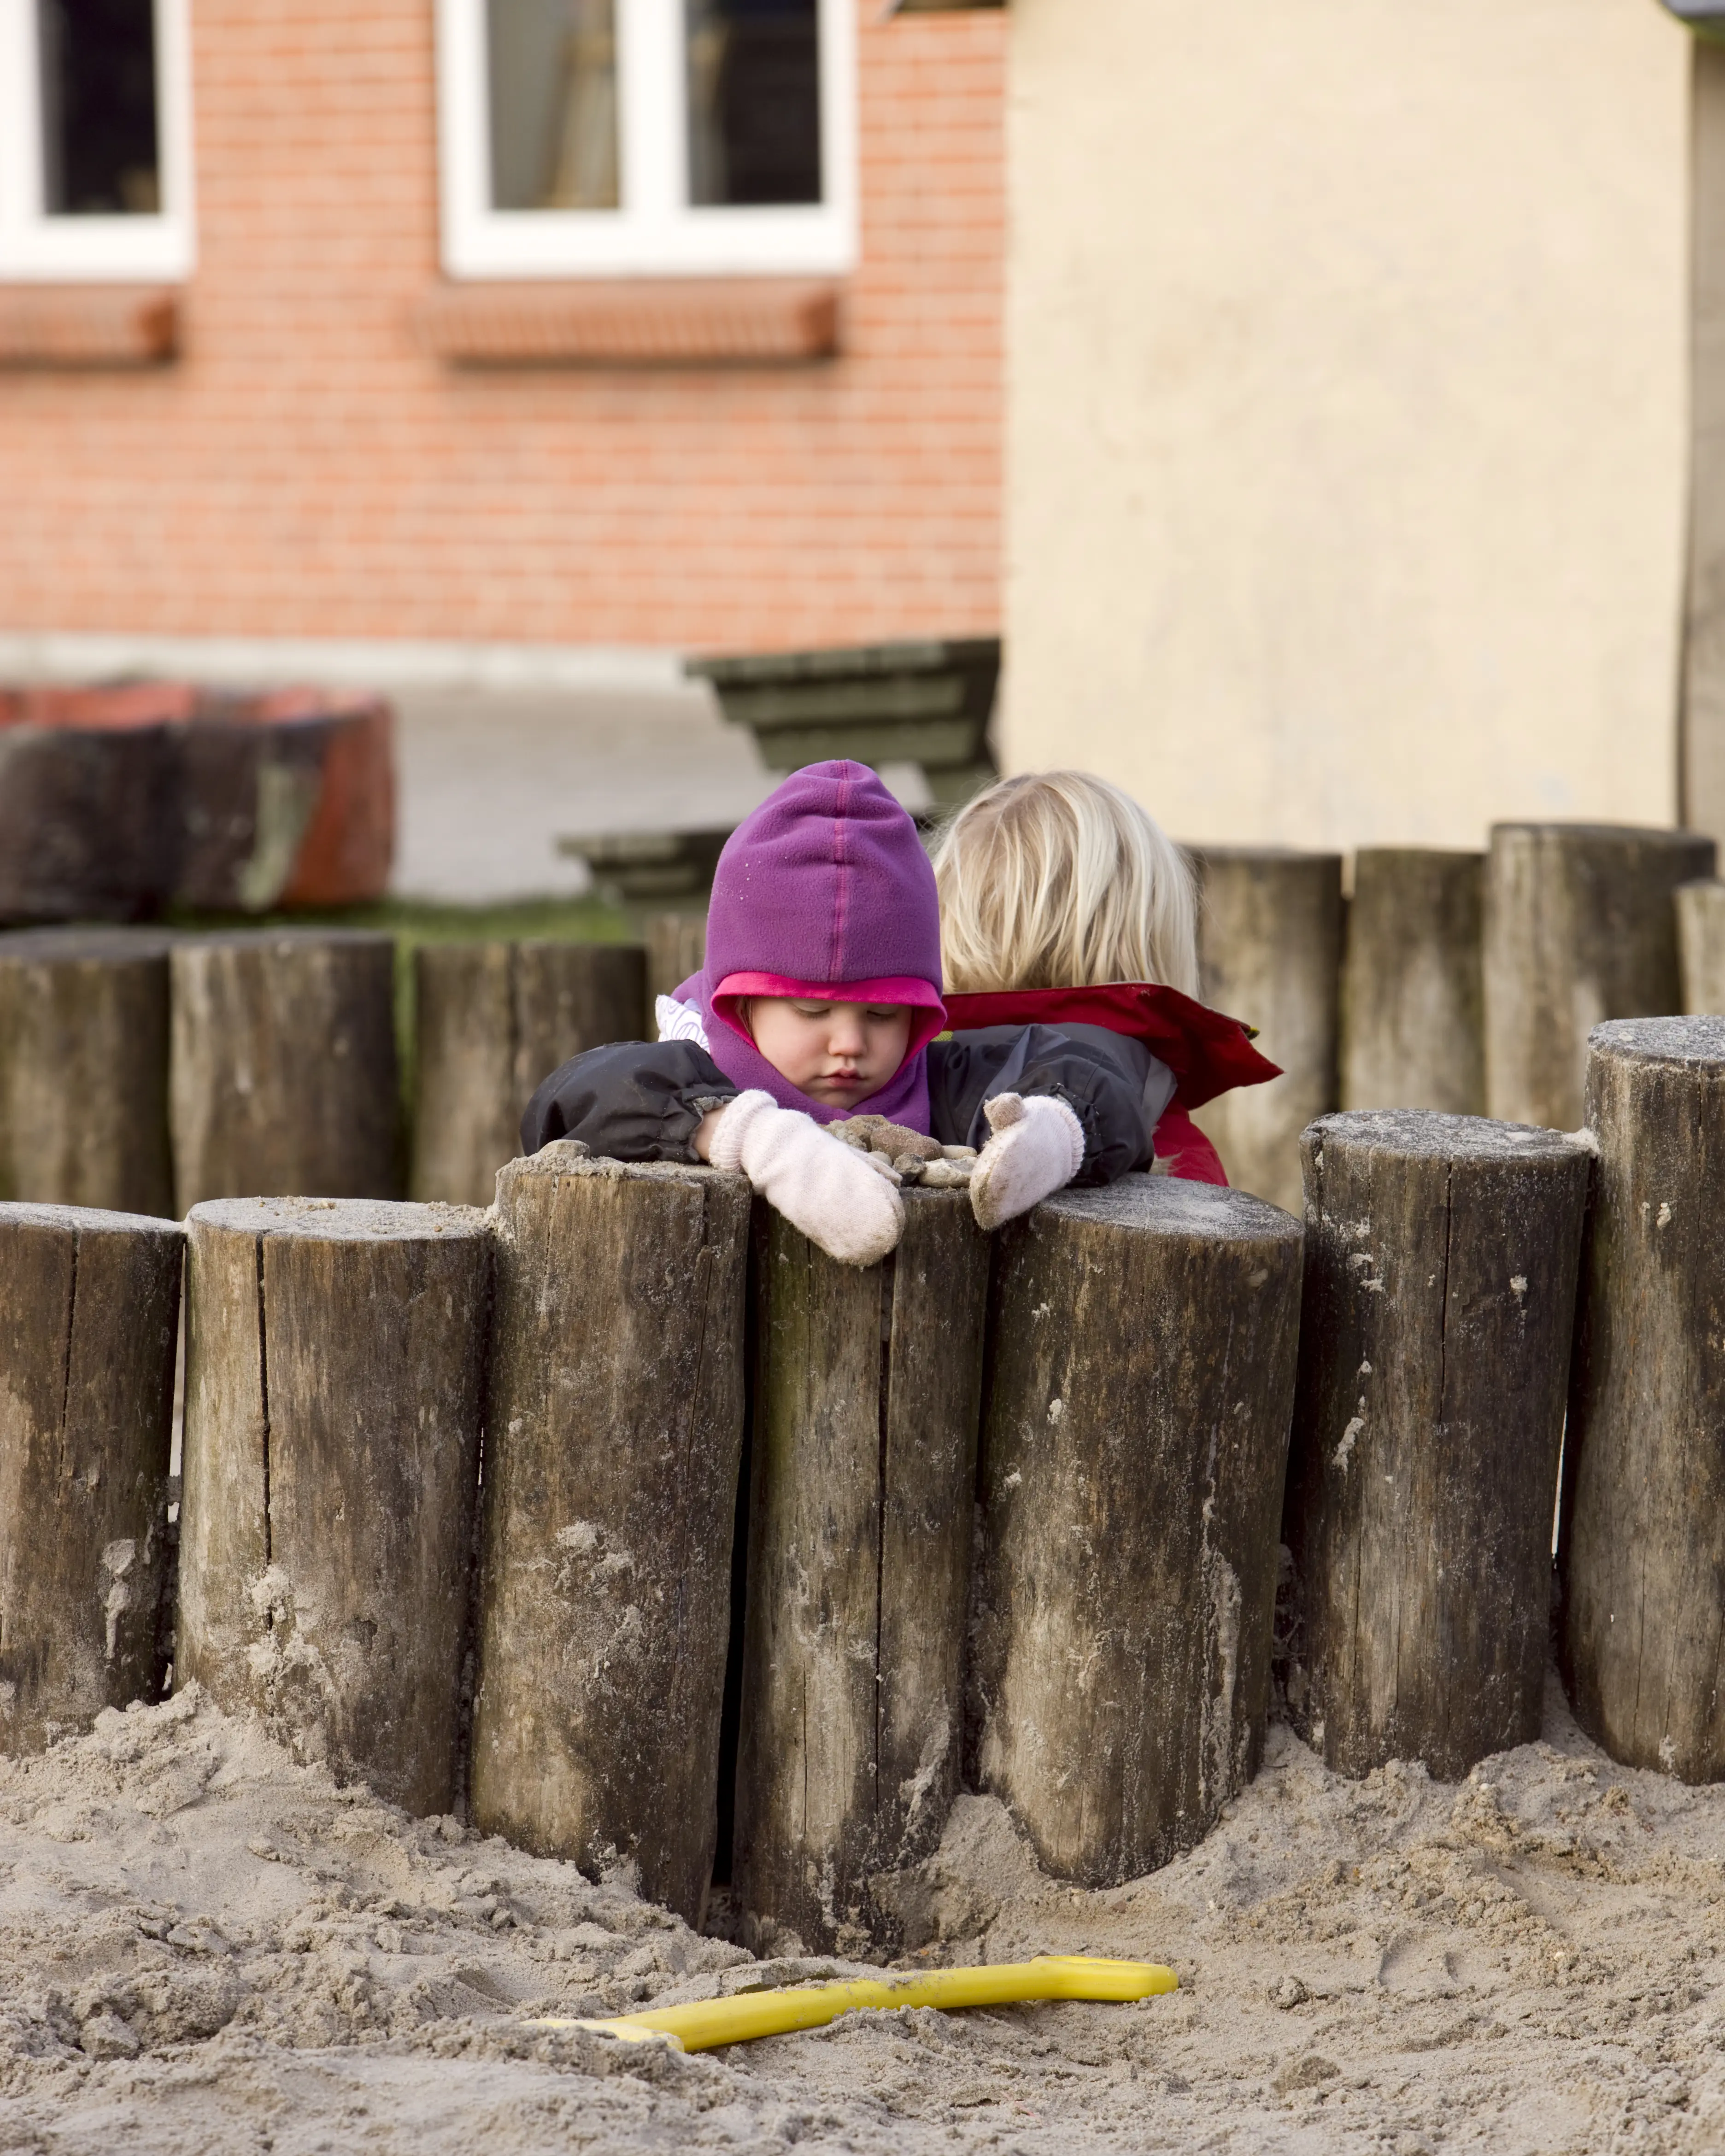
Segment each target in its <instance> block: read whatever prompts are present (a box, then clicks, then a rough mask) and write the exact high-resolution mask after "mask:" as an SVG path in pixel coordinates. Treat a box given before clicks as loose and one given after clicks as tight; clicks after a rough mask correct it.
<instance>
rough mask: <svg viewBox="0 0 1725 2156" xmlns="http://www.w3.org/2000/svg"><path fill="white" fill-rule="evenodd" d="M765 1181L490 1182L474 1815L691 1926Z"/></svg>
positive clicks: (545, 1164)
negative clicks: (753, 1191)
mask: <svg viewBox="0 0 1725 2156" xmlns="http://www.w3.org/2000/svg"><path fill="white" fill-rule="evenodd" d="M748 1213H749V1189H748V1185H747V1183H746V1182H745V1181H744V1180H743V1178H742V1177H741V1176H728V1175H721V1174H719V1173H717V1172H716V1170H714V1169H711V1168H683V1167H679V1166H676V1165H675V1164H671V1163H653V1164H649V1165H644V1166H640V1167H636V1166H629V1165H625V1164H624V1163H621V1162H619V1161H611V1160H590V1159H588V1158H587V1157H586V1153H585V1149H584V1148H583V1147H582V1146H580V1145H579V1144H578V1142H575V1141H573V1140H571V1139H561V1140H558V1141H557V1142H555V1143H554V1144H552V1145H549V1146H547V1147H545V1149H544V1150H543V1151H542V1152H538V1153H536V1154H535V1155H534V1156H533V1158H531V1159H530V1160H516V1161H511V1163H509V1164H508V1166H507V1167H506V1168H504V1170H503V1172H502V1173H501V1176H500V1177H499V1178H498V1183H497V1214H496V1235H497V1299H496V1317H495V1324H494V1327H493V1332H492V1368H491V1389H490V1413H489V1415H488V1418H487V1421H486V1430H487V1431H488V1433H489V1435H488V1436H487V1440H486V1448H487V1449H486V1454H485V1527H484V1559H483V1567H482V1575H481V1578H482V1587H481V1609H480V1650H479V1688H478V1692H477V1696H476V1697H475V1703H474V1731H473V1768H472V1791H473V1817H474V1820H475V1824H476V1825H479V1826H480V1828H481V1829H482V1830H484V1831H485V1832H486V1833H495V1834H503V1835H507V1837H508V1838H509V1839H510V1840H511V1841H514V1842H517V1843H519V1844H521V1845H522V1846H523V1847H526V1848H527V1849H531V1850H533V1851H537V1852H538V1853H540V1854H542V1855H549V1856H565V1857H570V1858H572V1859H573V1860H574V1861H576V1862H577V1863H578V1864H580V1865H583V1866H586V1867H587V1868H588V1870H590V1871H592V1870H596V1869H597V1868H598V1866H601V1865H603V1864H604V1863H606V1862H607V1861H609V1858H610V1856H611V1853H612V1852H615V1853H617V1854H618V1855H619V1856H622V1857H623V1858H624V1859H626V1860H633V1861H634V1863H635V1864H636V1865H638V1866H639V1875H640V1881H641V1889H642V1892H644V1893H645V1894H646V1895H648V1896H649V1897H650V1898H651V1899H652V1900H654V1901H656V1902H667V1903H669V1905H670V1907H672V1908H674V1909H675V1910H677V1911H678V1912H680V1914H681V1915H683V1916H684V1917H687V1918H688V1919H689V1920H690V1922H699V1920H700V1917H701V1911H702V1909H703V1907H704V1906H705V1902H706V1892H707V1888H708V1886H709V1884H710V1881H711V1876H712V1865H713V1845H714V1838H715V1833H716V1790H717V1779H718V1753H719V1719H720V1711H721V1703H722V1697H723V1692H724V1683H725V1659H726V1639H727V1629H728V1622H729V1612H730V1599H731V1544H732V1527H733V1515H734V1512H735V1507H736V1497H737V1464H738V1460H739V1458H740V1456H741V1451H742V1414H743V1289H744V1279H745V1273H746V1261H747V1241H748Z"/></svg>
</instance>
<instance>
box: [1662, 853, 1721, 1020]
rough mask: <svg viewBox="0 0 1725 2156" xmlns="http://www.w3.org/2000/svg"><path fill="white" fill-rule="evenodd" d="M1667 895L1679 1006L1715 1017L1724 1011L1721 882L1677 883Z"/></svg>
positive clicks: (1713, 880)
mask: <svg viewBox="0 0 1725 2156" xmlns="http://www.w3.org/2000/svg"><path fill="white" fill-rule="evenodd" d="M1671 897H1672V901H1673V903H1674V904H1675V906H1676V913H1677V970H1678V974H1679V978H1680V979H1681V983H1682V991H1683V1008H1684V1009H1685V1010H1686V1011H1688V1012H1690V1013H1692V1014H1697V1015H1702V1014H1707V1013H1712V1014H1713V1015H1715V1016H1717V1015H1718V1014H1721V1013H1725V883H1721V882H1719V881H1718V880H1717V878H1713V877H1708V878H1706V879H1704V880H1702V881H1701V882H1698V883H1683V884H1679V885H1678V886H1677V888H1676V891H1673V892H1672V894H1671Z"/></svg>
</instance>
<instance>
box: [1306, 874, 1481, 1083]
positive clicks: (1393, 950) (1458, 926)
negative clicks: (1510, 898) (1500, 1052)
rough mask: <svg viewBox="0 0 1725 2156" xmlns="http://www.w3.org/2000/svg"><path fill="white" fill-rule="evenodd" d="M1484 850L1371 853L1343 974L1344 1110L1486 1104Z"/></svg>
mask: <svg viewBox="0 0 1725 2156" xmlns="http://www.w3.org/2000/svg"><path fill="white" fill-rule="evenodd" d="M1485 865H1486V857H1485V855H1483V854H1462V853H1445V852H1442V851H1440V850H1439V849H1438V848H1436V847H1435V846H1363V847H1361V849H1360V850H1359V851H1358V854H1356V855H1354V861H1353V904H1352V905H1351V906H1349V908H1348V938H1347V941H1348V952H1347V957H1346V958H1345V959H1344V960H1343V968H1342V1106H1343V1107H1344V1108H1435V1109H1439V1110H1441V1111H1443V1112H1445V1114H1448V1115H1452V1116H1477V1115H1481V1114H1483V1113H1484V1111H1485V1106H1486V1047H1485V1032H1484V1027H1485V1017H1484V1011H1483V1008H1482V1005H1483V993H1484V991H1483V986H1482V982H1481V947H1480V945H1481V909H1482V906H1483V903H1484V889H1485Z"/></svg>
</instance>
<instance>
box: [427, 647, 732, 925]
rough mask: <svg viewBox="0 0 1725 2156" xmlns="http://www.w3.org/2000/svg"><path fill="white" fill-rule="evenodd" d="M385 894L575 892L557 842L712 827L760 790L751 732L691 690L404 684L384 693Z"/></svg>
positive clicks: (576, 867) (493, 897)
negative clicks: (392, 847)
mask: <svg viewBox="0 0 1725 2156" xmlns="http://www.w3.org/2000/svg"><path fill="white" fill-rule="evenodd" d="M395 705H396V711H397V716H398V734H397V739H396V755H397V767H398V785H399V794H398V805H399V820H398V829H397V839H396V865H395V876H394V889H395V891H396V892H397V893H398V895H399V896H403V897H408V898H434V899H442V900H445V901H457V902H472V903H475V904H477V903H480V902H495V901H500V900H504V899H511V898H526V897H539V896H552V895H560V894H563V893H568V894H571V895H574V894H577V893H579V892H580V891H583V890H584V889H585V888H586V885H587V871H586V870H585V869H584V868H583V866H582V865H581V864H580V863H579V862H578V861H572V860H564V859H562V857H561V856H560V855H558V854H557V851H556V850H555V849H556V841H557V839H559V838H560V837H562V836H564V835H565V834H568V833H576V832H578V833H588V832H595V831H655V830H658V831H666V830H678V829H702V828H706V829H711V828H714V827H716V826H719V825H722V824H734V823H737V822H738V821H739V820H740V819H742V817H744V816H746V815H747V814H748V812H749V810H750V809H751V808H753V807H755V805H756V803H757V802H759V801H761V800H762V799H764V798H765V797H766V795H767V794H768V793H770V792H771V791H772V788H773V776H772V774H771V773H769V772H768V771H767V770H766V768H765V767H764V766H763V765H762V762H761V760H760V758H759V757H758V755H757V753H756V750H755V744H754V740H753V737H752V736H751V735H750V734H748V733H747V732H746V731H743V730H742V728H740V727H737V726H726V724H725V722H724V721H723V720H722V719H721V717H720V716H719V713H718V706H717V705H716V702H715V701H714V699H713V696H712V693H711V690H709V689H707V688H706V685H704V684H700V683H691V685H690V686H689V687H687V688H686V689H676V690H638V691H630V690H570V691H567V692H564V693H562V694H556V695H553V694H547V693H538V694H525V693H513V692H511V693H505V692H502V691H499V690H451V689H405V690H398V692H397V693H396V696H395Z"/></svg>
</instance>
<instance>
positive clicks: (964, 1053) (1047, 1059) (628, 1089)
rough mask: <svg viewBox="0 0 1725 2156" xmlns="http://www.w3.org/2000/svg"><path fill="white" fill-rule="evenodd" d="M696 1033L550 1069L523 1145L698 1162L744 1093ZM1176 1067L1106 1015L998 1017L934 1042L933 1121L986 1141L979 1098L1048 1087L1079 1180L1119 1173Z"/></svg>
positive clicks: (1138, 1163) (933, 1126)
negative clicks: (1034, 1021)
mask: <svg viewBox="0 0 1725 2156" xmlns="http://www.w3.org/2000/svg"><path fill="white" fill-rule="evenodd" d="M737 1091H738V1088H737V1086H733V1085H732V1082H731V1081H730V1080H729V1079H728V1078H727V1077H726V1075H725V1074H724V1072H723V1071H721V1070H720V1068H719V1066H718V1065H717V1064H716V1063H715V1062H714V1060H713V1059H712V1057H711V1055H708V1054H707V1052H706V1050H705V1049H704V1048H700V1047H697V1046H696V1044H695V1043H694V1042H693V1041H691V1040H659V1041H642V1040H624V1041H619V1042H617V1043H616V1044H614V1045H613V1046H611V1047H609V1048H590V1049H588V1050H587V1052H586V1053H585V1054H584V1055H575V1056H572V1057H571V1058H570V1060H568V1061H567V1063H566V1064H564V1065H563V1066H562V1069H561V1070H553V1071H552V1074H551V1075H550V1077H548V1078H547V1080H546V1081H545V1082H544V1084H543V1085H542V1086H541V1087H540V1088H539V1090H538V1091H537V1092H536V1093H535V1094H534V1096H533V1097H532V1099H531V1101H528V1103H527V1110H526V1114H525V1115H524V1116H522V1117H521V1150H522V1152H527V1153H534V1152H538V1150H539V1148H540V1147H542V1146H543V1145H548V1144H549V1143H550V1142H551V1141H552V1139H553V1138H579V1139H581V1140H582V1141H583V1143H584V1144H586V1145H587V1147H588V1148H589V1150H590V1151H592V1152H595V1153H598V1154H600V1155H601V1156H603V1158H608V1159H611V1160H681V1161H692V1160H693V1159H694V1158H695V1155H694V1154H693V1152H691V1150H690V1147H689V1141H690V1139H691V1137H693V1135H694V1133H695V1130H696V1125H697V1124H698V1123H699V1122H701V1118H702V1116H705V1115H706V1113H707V1112H708V1111H709V1110H710V1109H713V1108H721V1107H723V1106H724V1105H725V1104H726V1101H734V1100H735V1099H736V1098H737ZM1173 1092H1174V1075H1173V1072H1172V1071H1171V1070H1169V1069H1168V1065H1166V1064H1165V1063H1163V1062H1162V1061H1161V1060H1159V1059H1158V1057H1156V1056H1154V1055H1152V1054H1151V1053H1150V1050H1148V1049H1147V1048H1146V1047H1145V1046H1144V1045H1143V1043H1142V1041H1137V1040H1130V1039H1127V1038H1126V1036H1125V1035H1124V1034H1117V1033H1110V1032H1108V1031H1107V1030H1106V1028H1104V1027H1102V1026H1099V1025H1065V1026H1060V1027H1059V1028H1055V1027H1054V1026H1047V1025H991V1026H985V1027H983V1029H981V1030H980V1031H978V1032H975V1033H957V1034H952V1036H951V1037H950V1038H949V1039H945V1040H937V1041H935V1042H934V1043H932V1045H931V1046H930V1048H929V1050H928V1106H929V1127H930V1130H931V1132H932V1134H933V1136H934V1137H937V1138H938V1139H939V1140H940V1142H941V1143H942V1145H968V1146H974V1147H976V1148H977V1149H978V1152H980V1151H981V1149H982V1147H983V1146H984V1145H985V1144H986V1143H987V1142H988V1130H989V1126H988V1117H987V1116H985V1115H984V1113H983V1102H984V1101H991V1100H993V1099H994V1098H995V1097H996V1096H998V1095H999V1094H1002V1093H1022V1094H1027V1095H1034V1094H1048V1095H1050V1096H1053V1098H1055V1100H1058V1101H1065V1102H1066V1104H1067V1106H1069V1107H1070V1108H1071V1110H1072V1111H1073V1112H1074V1114H1075V1115H1076V1116H1077V1117H1078V1120H1079V1122H1080V1123H1081V1124H1082V1126H1083V1127H1084V1164H1083V1166H1082V1167H1081V1168H1080V1169H1079V1171H1078V1173H1077V1175H1076V1178H1074V1179H1075V1180H1076V1182H1079V1183H1112V1182H1113V1181H1114V1179H1115V1178H1116V1177H1117V1176H1122V1175H1124V1174H1126V1173H1127V1172H1128V1171H1129V1170H1130V1169H1132V1168H1147V1167H1148V1166H1149V1165H1150V1159H1151V1137H1152V1133H1153V1132H1154V1130H1155V1128H1156V1125H1157V1122H1158V1118H1159V1117H1160V1116H1161V1114H1162V1111H1163V1109H1164V1108H1165V1107H1166V1106H1168V1102H1169V1101H1171V1100H1172V1099H1173Z"/></svg>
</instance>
